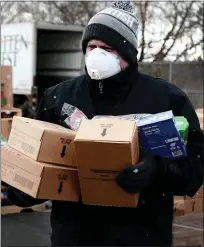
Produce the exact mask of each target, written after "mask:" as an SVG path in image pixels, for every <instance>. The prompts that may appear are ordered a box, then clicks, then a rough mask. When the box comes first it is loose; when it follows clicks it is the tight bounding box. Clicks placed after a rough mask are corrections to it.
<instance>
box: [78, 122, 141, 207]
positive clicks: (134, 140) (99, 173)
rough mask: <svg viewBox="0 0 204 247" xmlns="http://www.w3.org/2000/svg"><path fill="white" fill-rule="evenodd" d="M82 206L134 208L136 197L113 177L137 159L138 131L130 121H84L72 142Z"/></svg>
mask: <svg viewBox="0 0 204 247" xmlns="http://www.w3.org/2000/svg"><path fill="white" fill-rule="evenodd" d="M74 144H75V151H76V156H77V164H78V170H79V177H80V187H81V194H82V201H83V203H84V204H94V205H106V206H120V207H136V206H137V202H138V194H129V193H126V192H125V191H124V190H122V189H121V188H120V187H119V186H118V185H117V184H116V181H115V178H116V174H117V173H118V171H121V170H123V169H124V168H125V166H127V165H131V164H135V163H137V161H138V159H139V144H138V130H137V126H136V123H135V122H133V121H129V120H118V119H111V118H110V119H104V120H83V121H82V122H81V125H80V128H79V130H78V132H77V134H76V138H75V141H74Z"/></svg>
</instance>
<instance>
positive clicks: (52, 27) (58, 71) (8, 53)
mask: <svg viewBox="0 0 204 247" xmlns="http://www.w3.org/2000/svg"><path fill="white" fill-rule="evenodd" d="M82 34H83V27H81V26H77V25H64V24H63V25H62V24H48V23H36V22H33V23H11V24H3V25H1V65H9V66H12V68H13V70H12V72H13V94H14V105H15V106H16V107H18V106H19V105H22V104H23V103H24V101H25V100H27V99H32V97H33V95H34V92H35V93H36V90H34V89H37V98H38V99H40V97H41V95H42V93H43V92H44V90H45V89H46V88H48V87H50V86H53V85H55V84H57V83H59V82H60V81H62V80H66V79H68V78H72V77H76V76H79V75H81V74H82V73H83V71H84V57H83V54H82V51H81V38H82Z"/></svg>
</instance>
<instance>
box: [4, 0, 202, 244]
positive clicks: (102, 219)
mask: <svg viewBox="0 0 204 247" xmlns="http://www.w3.org/2000/svg"><path fill="white" fill-rule="evenodd" d="M137 35H138V20H137V18H136V16H135V15H134V13H133V10H132V7H131V3H130V2H125V1H121V2H117V3H114V4H113V6H112V7H110V8H108V9H105V10H103V11H101V12H99V13H97V14H96V15H94V16H93V17H92V18H91V20H90V21H89V23H88V25H87V27H86V28H85V31H84V35H83V40H82V48H83V52H84V54H85V62H86V74H85V75H83V76H81V77H79V78H76V79H71V80H69V81H67V82H63V83H60V84H59V85H57V86H55V87H52V88H50V89H48V90H47V91H46V92H45V94H44V96H43V98H42V100H41V103H40V106H39V109H38V113H37V119H38V120H41V121H46V122H50V123H55V124H59V125H62V126H65V127H70V126H72V124H71V122H72V120H73V119H76V118H77V116H78V114H79V112H80V111H82V112H83V113H84V114H85V115H86V117H87V118H88V119H92V118H93V117H94V116H95V115H114V116H117V115H128V114H138V113H145V114H146V113H147V114H148V113H149V114H154V113H160V112H165V111H171V110H172V112H173V114H174V115H175V116H184V117H185V118H186V119H187V121H188V123H189V133H188V140H187V146H186V151H187V154H186V155H184V156H183V157H179V158H177V157H174V158H168V157H162V156H160V155H155V154H152V153H151V152H149V151H150V150H148V151H146V150H142V149H141V152H139V156H138V157H137V154H138V146H137V134H136V133H135V131H137V124H135V123H134V122H131V121H130V120H129V121H128V120H119V119H118V120H117V121H121V123H119V122H118V123H116V120H115V121H110V122H108V121H106V120H104V121H102V120H92V121H100V122H98V123H92V122H89V121H91V120H83V121H82V123H81V126H80V127H79V132H78V133H77V136H76V138H75V148H76V157H77V161H78V162H77V163H78V165H79V180H80V189H81V195H82V198H80V200H79V201H78V202H68V201H66V202H65V201H58V200H53V206H52V213H51V226H52V235H51V241H52V246H70V245H72V246H86V245H87V246H107V245H109V246H117V245H118V246H121V245H125V246H171V244H172V222H173V196H174V195H177V196H190V197H192V196H194V194H195V193H196V191H197V190H198V189H199V187H200V186H201V185H202V183H203V170H202V164H203V163H202V162H203V159H202V155H203V147H202V145H203V133H202V132H201V130H200V126H199V121H198V118H197V115H196V113H195V111H194V109H193V107H192V104H191V103H190V101H189V99H188V98H187V96H186V95H185V94H184V93H183V92H182V91H181V90H179V89H178V88H177V87H175V86H174V85H172V84H169V83H167V82H165V81H163V80H161V79H156V78H153V77H150V76H147V75H143V74H141V73H140V72H139V71H138V69H137V68H138V65H137ZM77 108H78V109H79V110H80V111H77ZM86 121H88V122H86ZM123 121H124V122H123ZM89 123H90V124H89ZM115 126H116V127H115ZM117 126H118V128H117ZM153 129H154V131H153ZM96 130H98V131H99V130H100V132H97V134H96V133H95V131H96ZM155 131H159V130H158V128H155V125H152V126H151V129H150V130H148V129H147V128H145V129H144V128H143V133H144V135H145V138H147V137H148V135H151V134H153V133H155ZM99 135H101V136H99ZM134 135H135V136H134ZM169 139H171V140H170V141H171V143H170V141H168V143H166V144H169V146H170V147H169V148H172V149H174V148H177V145H176V146H175V144H173V142H172V141H174V139H173V138H169ZM91 140H92V141H91ZM175 140H177V139H175ZM50 141H51V140H50ZM37 142H39V139H38V140H37ZM139 142H140V138H139ZM85 143H86V144H85ZM174 143H175V142H174ZM151 144H154V143H151ZM166 144H165V145H166ZM170 144H171V145H170ZM153 146H154V145H151V147H152V148H153ZM152 148H151V150H152ZM53 151H54V146H53ZM100 151H101V152H100ZM51 152H52V150H51ZM178 154H181V152H177V155H178ZM182 154H183V153H182ZM82 156H83V159H82ZM91 156H92V157H91ZM85 158H86V159H87V160H85ZM109 158H110V159H109ZM138 158H139V160H138ZM93 159H94V160H93ZM88 166H89V168H90V169H88ZM104 170H105V171H104ZM93 181H95V182H93ZM51 184H52V180H50V182H47V183H46V187H49V186H50V185H51ZM108 184H109V185H108ZM86 186H87V187H86ZM94 186H95V188H94ZM100 186H102V187H103V190H102V189H100ZM102 187H101V188H102ZM97 189H98V194H100V196H99V195H98V194H97ZM9 191H10V200H12V201H13V202H14V203H16V204H19V205H21V206H23V205H25V204H26V206H27V205H33V204H37V203H39V201H38V199H33V198H32V197H29V196H27V195H25V194H22V193H21V192H20V191H18V190H16V189H12V188H11V189H10V190H9ZM119 191H120V192H119ZM110 193H113V194H112V195H110ZM125 193H127V194H125ZM93 195H95V196H96V197H97V200H98V204H99V205H95V204H97V203H96V201H95V200H94V198H93ZM106 195H108V196H109V202H110V204H109V205H104V204H106V203H107V201H108V199H107V197H106ZM116 195H117V198H116ZM120 195H122V198H123V196H124V200H122V198H119V197H120ZM118 198H119V199H118ZM45 199H46V198H45ZM88 202H90V204H91V205H90V204H89V203H88ZM121 202H122V204H121ZM93 204H94V205H93ZM111 204H112V205H111ZM116 204H117V205H116Z"/></svg>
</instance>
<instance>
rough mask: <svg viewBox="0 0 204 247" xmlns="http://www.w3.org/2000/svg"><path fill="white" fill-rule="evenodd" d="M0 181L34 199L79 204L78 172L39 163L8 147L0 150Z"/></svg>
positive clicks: (72, 169)
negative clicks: (75, 202) (76, 202)
mask: <svg viewBox="0 0 204 247" xmlns="http://www.w3.org/2000/svg"><path fill="white" fill-rule="evenodd" d="M1 179H2V181H4V182H5V183H7V184H10V185H11V186H13V187H14V188H17V189H19V190H20V191H22V192H24V193H26V194H28V195H30V196H32V197H33V198H40V199H50V200H62V201H78V200H79V194H80V189H79V181H78V172H77V169H74V168H68V167H62V166H56V165H51V164H46V163H40V162H38V161H34V160H32V159H30V158H29V157H27V156H25V155H23V154H22V153H20V152H18V151H16V150H14V149H12V148H11V147H8V146H6V147H3V148H2V149H1Z"/></svg>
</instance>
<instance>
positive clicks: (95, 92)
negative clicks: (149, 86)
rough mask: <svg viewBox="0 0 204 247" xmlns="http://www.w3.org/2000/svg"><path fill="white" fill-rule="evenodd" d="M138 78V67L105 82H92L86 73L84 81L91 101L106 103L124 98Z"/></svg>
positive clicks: (130, 68)
mask: <svg viewBox="0 0 204 247" xmlns="http://www.w3.org/2000/svg"><path fill="white" fill-rule="evenodd" d="M137 77H138V67H137V66H134V67H129V68H127V69H126V70H125V71H121V72H120V73H118V74H117V75H115V76H112V77H110V78H108V79H105V80H101V81H98V80H92V79H91V78H90V76H89V75H88V73H87V71H86V81H87V83H88V87H89V90H90V95H91V97H92V99H104V100H108V101H115V100H122V99H123V98H124V97H126V96H127V95H128V93H129V91H130V89H131V87H132V85H133V83H136V80H137Z"/></svg>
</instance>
